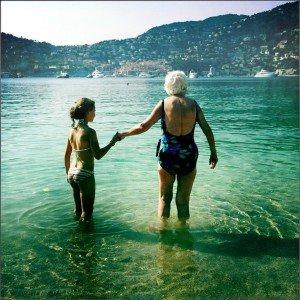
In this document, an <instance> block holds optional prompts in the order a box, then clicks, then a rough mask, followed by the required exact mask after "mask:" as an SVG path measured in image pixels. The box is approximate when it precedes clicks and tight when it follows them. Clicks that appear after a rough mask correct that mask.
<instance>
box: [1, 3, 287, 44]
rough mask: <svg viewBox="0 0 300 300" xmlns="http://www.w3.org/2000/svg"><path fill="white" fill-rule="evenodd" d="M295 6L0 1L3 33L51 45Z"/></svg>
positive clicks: (128, 35) (119, 36) (126, 35)
mask: <svg viewBox="0 0 300 300" xmlns="http://www.w3.org/2000/svg"><path fill="white" fill-rule="evenodd" d="M287 2H291V1H1V32H5V33H10V34H13V35H15V36H17V37H21V36H22V37H24V38H27V39H33V40H36V41H39V42H43V41H45V42H48V43H51V44H53V45H83V44H93V43H98V42H100V41H104V40H111V39H125V38H133V37H137V36H138V35H140V34H142V33H144V32H146V31H147V30H149V29H151V28H152V27H155V26H160V25H163V24H170V23H173V22H181V21H200V20H204V19H206V18H208V17H212V16H218V15H225V14H229V13H233V14H244V15H252V14H254V13H258V12H262V11H266V10H270V9H272V8H274V7H276V6H278V5H281V4H284V3H287Z"/></svg>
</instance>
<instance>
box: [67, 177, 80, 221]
mask: <svg viewBox="0 0 300 300" xmlns="http://www.w3.org/2000/svg"><path fill="white" fill-rule="evenodd" d="M68 181H69V183H70V185H71V187H72V189H73V197H74V202H75V209H74V213H75V214H76V215H79V216H80V215H81V199H80V188H79V185H78V184H77V183H76V182H75V181H74V179H73V176H69V177H68Z"/></svg>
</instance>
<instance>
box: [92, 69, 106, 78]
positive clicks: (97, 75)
mask: <svg viewBox="0 0 300 300" xmlns="http://www.w3.org/2000/svg"><path fill="white" fill-rule="evenodd" d="M102 77H104V74H102V73H100V72H99V71H98V70H97V69H95V71H94V72H93V73H92V78H102ZM89 78H90V77H89Z"/></svg>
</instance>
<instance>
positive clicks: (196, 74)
mask: <svg viewBox="0 0 300 300" xmlns="http://www.w3.org/2000/svg"><path fill="white" fill-rule="evenodd" d="M197 76H198V73H197V72H194V71H192V70H191V71H190V73H189V78H197Z"/></svg>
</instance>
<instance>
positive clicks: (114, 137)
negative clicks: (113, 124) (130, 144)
mask: <svg viewBox="0 0 300 300" xmlns="http://www.w3.org/2000/svg"><path fill="white" fill-rule="evenodd" d="M120 140H121V138H120V137H119V133H118V132H116V133H115V135H114V136H113V138H112V139H111V141H110V143H111V144H112V145H113V146H114V145H115V143H116V142H118V141H120Z"/></svg>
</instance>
